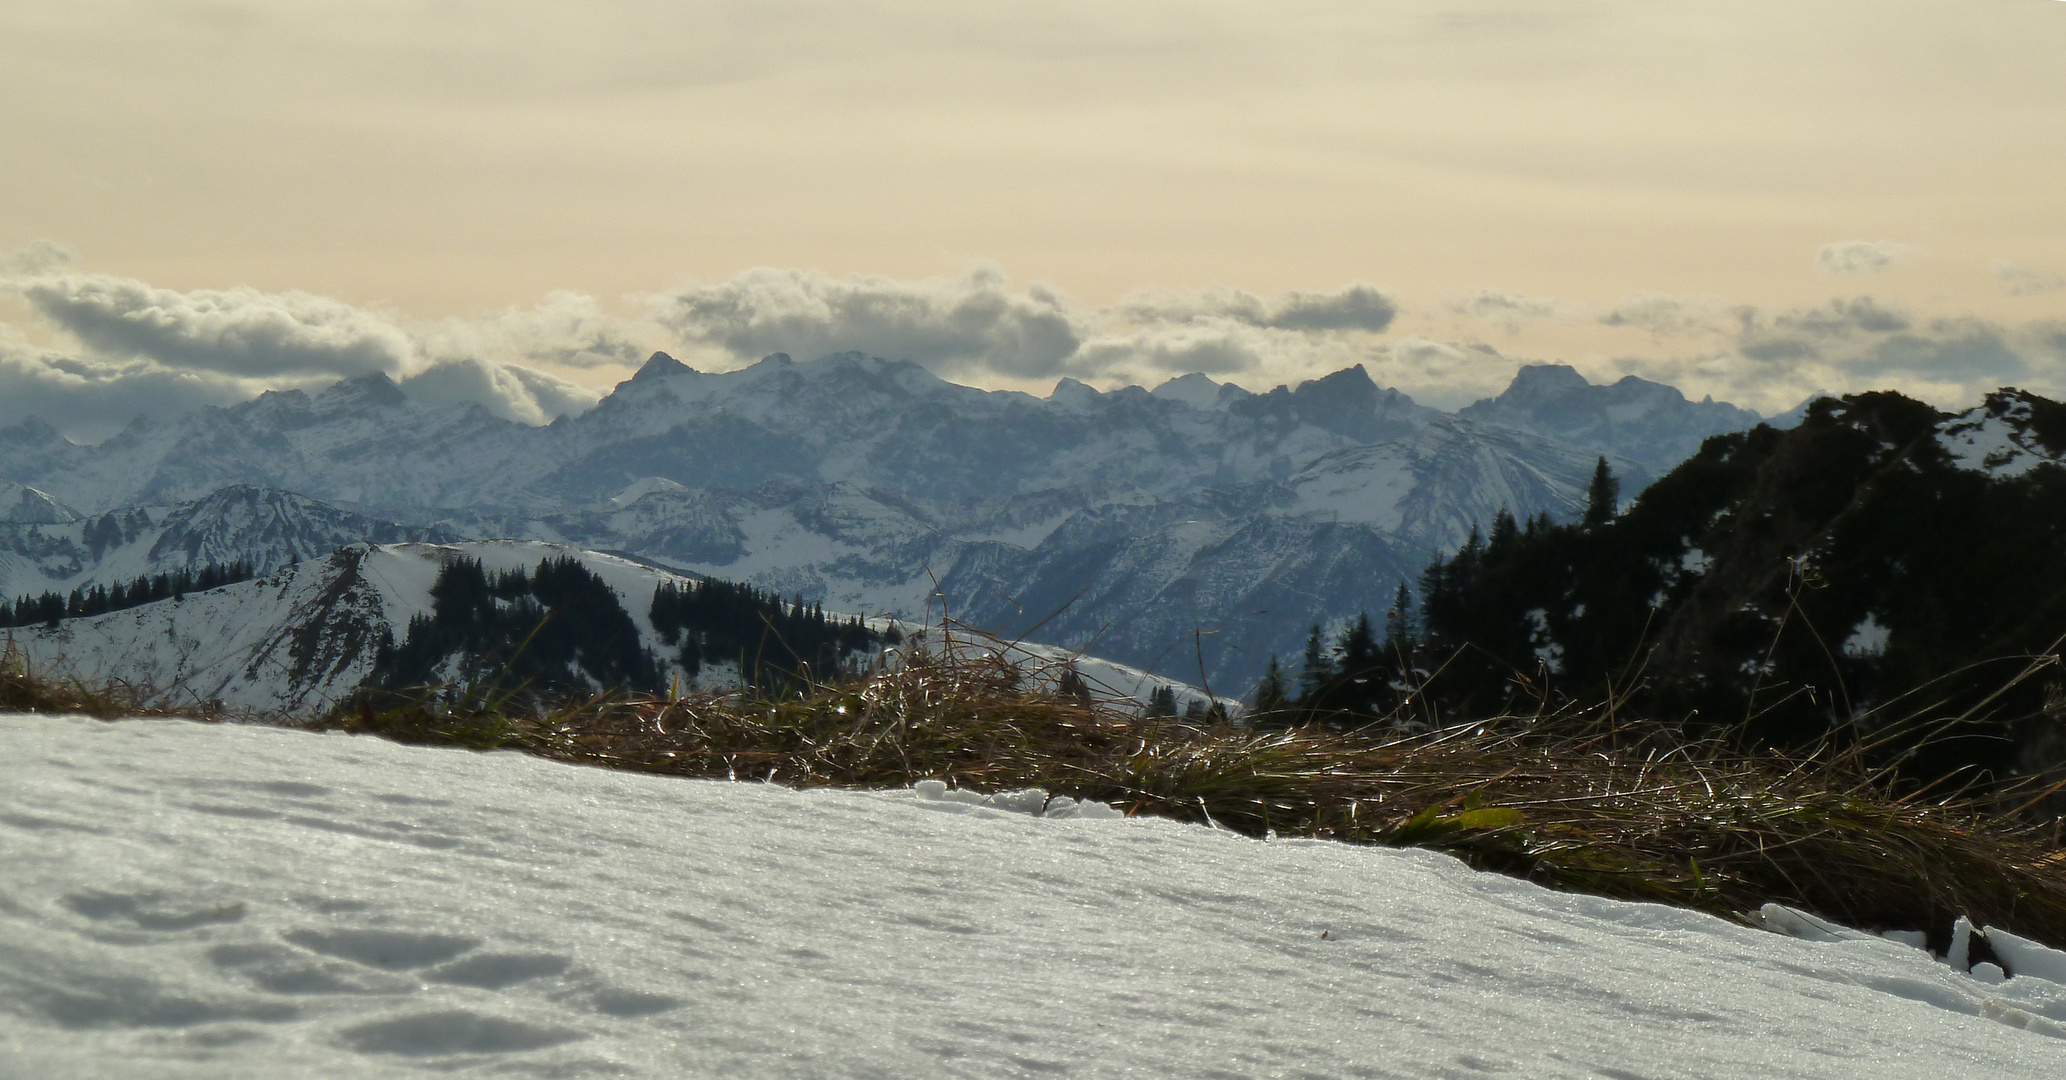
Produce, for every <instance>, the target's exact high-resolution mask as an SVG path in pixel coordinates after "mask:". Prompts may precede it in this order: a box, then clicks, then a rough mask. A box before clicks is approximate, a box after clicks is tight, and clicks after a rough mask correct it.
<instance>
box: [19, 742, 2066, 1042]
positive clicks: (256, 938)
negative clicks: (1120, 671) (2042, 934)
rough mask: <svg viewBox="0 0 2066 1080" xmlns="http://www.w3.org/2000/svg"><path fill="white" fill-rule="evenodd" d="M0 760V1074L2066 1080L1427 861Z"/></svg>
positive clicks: (1800, 972)
mask: <svg viewBox="0 0 2066 1080" xmlns="http://www.w3.org/2000/svg"><path fill="white" fill-rule="evenodd" d="M0 747H4V748H5V751H6V752H5V753H4V754H0V853H4V865H5V867H6V870H5V872H4V873H0V1076H7V1077H38V1078H49V1080H65V1078H101V1077H116V1076H119V1077H140V1078H151V1077H208V1078H241V1077H250V1078H259V1077H264V1078H290V1080H291V1078H300V1077H332V1076H352V1077H393V1076H420V1075H421V1076H428V1075H462V1076H465V1075H482V1076H524V1077H540V1076H544V1077H586V1076H613V1077H623V1076H628V1077H681V1076H725V1077H731V1076H748V1077H752V1076H767V1077H777V1076H779V1077H814V1076H823V1077H917V1076H926V1077H931V1076H955V1077H1034V1076H1042V1077H1046V1076H1139V1077H1197V1076H1214V1077H1245V1076H1254V1077H1266V1076H1315V1077H1400V1078H1412V1080H1424V1078H1429V1077H1462V1076H1490V1075H1510V1076H1516V1077H1612V1078H1617V1080H1628V1078H1633V1077H1650V1078H1663V1077H1703V1078H1716V1080H1728V1078H1738V1077H1741V1078H1746V1080H1749V1078H1756V1080H1772V1078H1776V1077H1872V1078H1875V1080H1878V1078H1886V1077H1915V1078H1930V1080H1941V1078H1945V1077H2049V1076H2058V1075H2061V1074H2062V1072H2066V1038H2062V1036H2066V986H2061V985H2059V984H2056V983H2052V982H2046V981H2043V980H2041V979H2037V978H2034V977H2030V976H2027V975H2026V976H2022V977H2017V978H2013V979H2010V980H2009V981H2008V982H2006V983H2004V984H2001V985H1995V986H1990V985H1986V984H1985V983H1983V982H1982V981H1980V980H1978V979H1975V978H1973V977H1972V976H1969V975H1965V974H1962V973H1958V972H1955V971H1953V970H1951V969H1950V968H1948V967H1946V966H1944V965H1942V964H1940V963H1938V962H1936V961H1934V960H1932V959H1931V958H1930V957H1929V956H1928V955H1927V954H1926V953H1923V952H1922V951H1920V950H1917V949H1913V948H1910V947H1908V946H1905V945H1900V944H1897V943H1894V942H1891V941H1886V940H1882V939H1865V938H1862V937H1860V938H1858V939H1854V940H1841V941H1830V942H1822V943H1815V942H1808V941H1802V940H1796V939H1793V938H1787V937H1781V936H1779V935H1776V934H1770V933H1765V932H1762V931H1758V930H1752V929H1746V928H1743V927H1740V926H1735V925H1732V924H1729V923H1725V922H1722V921H1720V920H1717V919H1712V918H1708V917H1705V916H1701V915H1696V914H1692V913H1688V912H1684V911H1679V910H1673V909H1667V908H1661V907H1653V906H1646V905H1636V904H1627V903H1618V902H1613V901H1606V900H1599V899H1592V898H1587V897H1579V896H1569V895H1563V894H1558V893H1552V892H1547V891H1545V890H1542V889H1539V888H1536V887H1534V886H1531V885H1528V884H1525V883H1522V882H1518V881H1513V880H1509V879H1506V878H1501V877H1495V876H1490V875H1484V874H1478V873H1474V872H1472V871H1470V870H1468V869H1466V868H1465V867H1464V866H1463V865H1462V864H1460V863H1458V862H1456V861H1455V860H1453V859H1450V858H1448V857H1446V856H1442V855H1436V854H1431V853H1426V852H1418V851H1400V850H1376V849H1368V848H1354V847H1348V846H1343V845H1337V844H1331V843H1305V842H1284V841H1277V842H1257V841H1253V840H1247V839H1242V838H1239V837H1235V836H1232V835H1229V834H1226V833H1220V832H1214V831H1212V830H1210V829H1205V828H1201V827H1196V826H1186V825H1179V824H1175V823H1170V822H1165V821H1153V820H1120V819H1093V818H1089V817H1087V816H1083V815H1078V816H1075V817H1072V818H1068V819H1064V820H1055V819H1053V818H1035V817H1032V816H1028V815H1024V814H1015V813H1007V812H1002V811H998V810H991V809H981V808H976V807H971V806H968V805H964V804H961V803H957V802H954V801H951V800H950V799H946V798H939V797H927V796H926V795H925V794H923V793H918V792H902V793H890V794H861V793H848V792H834V791H819V792H810V793H798V792H793V791H788V790H785V789H782V788H778V787H770V786H762V785H757V784H745V783H739V784H730V783H713V782H697V781H682V780H672V779H666V778H660V777H647V776H637V775H627V774H619V773H609V772H603V771H599V770H592V769H583V768H575V767H570V766H565V765H559V764H554V763H549V762H545V761H541V760H538V759H534V758H528V757H523V756H519V755H515V754H489V755H481V754H473V753H467V752H463V751H455V750H431V749H422V748H410V747H403V746H398V745H394V744H391V743H386V742H381V741H378V740H375V739H372V738H366V737H353V736H345V735H329V736H324V735H310V734H304V733H298V732H291V731H283V730H276V729H265V728H250V727H233V726H220V727H210V726H203V725H197V724H188V723H182V722H130V723H122V724H112V725H110V724H101V723H97V722H92V721H85V720H78V719H69V718H50V717H22V716H10V717H0Z"/></svg>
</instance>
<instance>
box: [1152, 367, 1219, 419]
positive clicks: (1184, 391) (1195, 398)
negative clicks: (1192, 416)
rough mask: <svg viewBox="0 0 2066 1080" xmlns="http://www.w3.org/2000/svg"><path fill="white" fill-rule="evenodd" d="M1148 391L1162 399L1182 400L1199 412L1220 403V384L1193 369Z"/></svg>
mask: <svg viewBox="0 0 2066 1080" xmlns="http://www.w3.org/2000/svg"><path fill="white" fill-rule="evenodd" d="M1148 392H1149V393H1151V394H1153V395H1155V396H1156V397H1158V398H1161V399H1163V400H1164V401H1180V402H1183V403H1184V404H1185V405H1188V406H1190V407H1191V408H1193V409H1197V410H1200V411H1201V412H1202V411H1205V410H1208V409H1213V408H1216V407H1218V406H1219V404H1220V384H1218V383H1216V382H1213V381H1212V379H1211V378H1210V377H1209V376H1206V375H1202V374H1200V373H1198V372H1195V371H1194V372H1192V373H1191V374H1189V375H1179V376H1177V377H1176V378H1174V379H1171V380H1169V381H1168V382H1165V383H1163V384H1162V385H1160V386H1158V387H1156V388H1155V389H1153V390H1150V391H1148Z"/></svg>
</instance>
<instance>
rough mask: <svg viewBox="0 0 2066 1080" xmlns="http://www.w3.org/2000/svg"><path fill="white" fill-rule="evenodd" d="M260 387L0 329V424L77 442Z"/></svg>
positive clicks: (231, 401) (256, 391)
mask: <svg viewBox="0 0 2066 1080" xmlns="http://www.w3.org/2000/svg"><path fill="white" fill-rule="evenodd" d="M4 329H5V328H0V330H4ZM266 389H268V387H266V386H264V385H262V384H255V383H250V382H247V381H245V380H240V379H234V378H229V377H227V376H223V375H219V374H215V373H212V372H194V371H171V370H167V369H165V368H162V367H159V366H157V365H155V364H150V363H136V362H132V363H127V364H114V363H107V362H104V361H99V360H93V359H88V358H81V357H77V356H71V355H67V354H64V353H59V352H53V351H51V350H47V349H38V348H35V347H32V346H29V345H27V344H25V343H23V342H22V341H21V340H20V339H19V338H18V337H16V336H15V335H13V334H11V333H8V334H4V335H0V427H5V426H11V425H13V424H18V423H20V422H22V421H23V420H28V419H36V420H40V421H42V422H44V423H46V424H49V425H50V426H51V427H54V428H56V429H57V430H58V431H60V432H62V433H63V434H64V435H65V436H66V437H68V438H71V439H73V440H75V441H78V442H98V441H100V440H102V439H105V438H107V437H108V436H110V435H113V434H115V433H116V432H117V431H119V430H121V429H122V427H123V426H124V425H125V424H127V423H129V422H130V421H131V420H132V419H134V418H135V417H138V416H144V417H149V418H150V419H152V420H161V421H162V420H172V419H176V418H178V417H180V416H183V415H185V414H186V413H188V412H191V411H193V410H195V409H198V408H201V407H202V406H206V405H229V404H234V403H236V402H238V401H244V400H247V399H249V398H252V397H255V396H257V395H258V394H260V393H262V392H263V391H265V390H266Z"/></svg>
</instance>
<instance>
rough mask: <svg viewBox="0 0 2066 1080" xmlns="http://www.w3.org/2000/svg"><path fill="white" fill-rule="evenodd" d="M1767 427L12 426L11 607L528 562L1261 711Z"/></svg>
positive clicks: (750, 393) (386, 421)
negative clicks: (200, 586) (1523, 555)
mask: <svg viewBox="0 0 2066 1080" xmlns="http://www.w3.org/2000/svg"><path fill="white" fill-rule="evenodd" d="M1757 419H1758V418H1757V416H1756V414H1754V413H1751V412H1748V411H1747V410H1741V409H1736V408H1734V407H1732V406H1728V405H1723V404H1719V403H1715V402H1712V401H1703V402H1691V401H1688V400H1686V399H1685V397H1684V396H1683V395H1681V394H1680V393H1679V392H1678V391H1677V390H1674V389H1672V388H1670V387H1667V386H1662V385H1660V384H1656V383H1647V382H1644V381H1643V380H1640V379H1633V378H1630V379H1623V380H1622V381H1620V382H1618V383H1615V384H1613V385H1611V386H1604V387H1602V386H1593V385H1591V384H1589V383H1587V382H1586V381H1585V380H1584V379H1583V378H1582V377H1580V376H1578V374H1577V373H1576V372H1575V371H1572V370H1571V369H1570V368H1567V367H1561V366H1538V367H1531V368H1526V369H1523V371H1522V373H1521V375H1520V376H1519V377H1517V378H1516V379H1515V381H1514V383H1513V385H1512V386H1510V387H1509V388H1508V389H1507V391H1506V392H1505V393H1502V394H1501V395H1499V396H1498V397H1495V398H1491V399H1487V400H1486V401H1483V402H1479V403H1478V404H1477V405H1473V406H1471V407H1469V408H1467V409H1464V410H1462V411H1461V412H1459V413H1455V414H1451V413H1444V412H1441V411H1439V410H1435V409H1431V408H1428V407H1426V406H1422V405H1420V404H1417V403H1415V402H1414V401H1413V400H1412V399H1411V398H1409V397H1407V396H1406V395H1405V394H1402V393H1399V392H1398V391H1396V390H1390V389H1385V388H1382V387H1379V386H1378V385H1377V384H1376V383H1375V382H1373V381H1372V380H1371V378H1370V377H1369V375H1368V374H1367V372H1365V371H1364V370H1363V369H1362V368H1361V367H1360V366H1358V367H1352V368H1348V369H1345V370H1343V371H1338V372H1335V373H1334V374H1331V375H1328V376H1325V377H1323V378H1319V379H1314V380H1310V381H1307V382H1304V383H1300V384H1298V385H1296V386H1280V387H1278V388H1276V389H1274V390H1271V391H1269V392H1267V393H1261V394H1257V393H1251V392H1249V391H1247V390H1244V389H1242V388H1240V387H1238V386H1235V385H1233V384H1231V383H1227V384H1222V383H1217V382H1214V381H1213V380H1211V379H1209V378H1207V377H1205V376H1203V375H1187V376H1183V377H1181V378H1178V379H1174V380H1171V381H1170V382H1168V383H1165V384H1163V385H1162V386H1160V387H1157V388H1155V389H1154V390H1152V391H1151V390H1146V389H1143V388H1140V387H1127V388H1124V389H1121V390H1117V391H1112V392H1101V391H1098V390H1096V389H1094V388H1092V387H1090V386H1087V385H1084V384H1082V383H1079V382H1075V381H1073V380H1063V381H1062V382H1061V383H1060V384H1059V385H1057V386H1056V387H1055V389H1054V391H1053V392H1052V393H1051V394H1050V395H1049V396H1047V397H1045V398H1039V397H1034V396H1032V395H1028V394H1023V393H1016V392H1010V391H985V390H980V389H976V388H972V387H967V386H960V385H957V384H954V383H951V382H947V381H945V380H942V379H940V378H938V377H936V376H934V375H932V374H931V373H929V372H928V371H926V370H925V369H924V368H922V367H920V366H918V365H916V364H913V363H909V362H903V361H891V360H883V359H879V358H875V357H869V356H864V355H861V354H857V353H843V354H838V355H834V356H829V357H825V358H823V359H820V360H815V361H808V362H796V361H793V360H791V359H790V358H789V357H787V356H785V355H781V354H776V355H774V356H770V357H768V358H767V359H765V360H762V361H761V362H759V363H757V364H754V365H752V366H750V367H746V368H742V369H739V370H736V371H728V372H721V373H706V372H698V371H695V370H693V369H691V368H689V367H688V366H687V365H684V364H682V363H680V362H679V361H677V360H675V359H673V358H672V357H670V356H668V355H666V354H664V353H659V354H655V355H654V356H653V357H652V358H651V359H650V360H649V361H648V362H647V363H646V364H645V365H644V366H643V367H642V368H641V369H640V370H639V371H638V373H637V374H636V375H635V376H633V377H632V378H631V379H629V380H627V381H625V382H623V383H621V384H619V385H618V386H617V387H616V389H615V390H614V391H613V392H612V393H611V394H609V395H608V396H607V397H605V398H604V399H603V400H602V401H601V402H600V403H599V404H598V405H597V406H596V407H595V408H594V409H592V410H590V411H588V412H586V413H584V414H582V415H580V416H575V417H562V418H560V419H559V420H557V421H555V422H554V423H552V424H550V425H546V426H543V427H528V426H525V425H521V424H516V423H512V422H509V421H505V420H501V419H498V418H496V417H494V416H491V415H490V414H488V413H487V412H485V411H484V410H482V409H480V408H478V407H475V406H448V407H438V408H432V407H425V406H423V405H420V404H418V403H416V402H414V401H412V400H410V399H409V398H408V396H407V395H406V394H405V393H404V392H403V391H402V390H401V389H400V388H399V387H398V386H396V385H395V384H394V383H393V382H392V381H390V380H389V379H387V378H386V377H385V376H381V375H374V376H369V377H365V378H361V379H356V380H350V381H346V382H343V383H339V384H337V385H335V386H333V387H331V388H329V389H327V390H324V391H322V392H320V393H316V394H307V393H303V392H300V391H283V392H273V393H268V394H265V395H263V396H261V397H259V398H257V399H255V400H253V401H250V402H246V403H243V404H240V405H235V406H230V407H225V408H208V409H202V410H199V411H197V412H195V413H192V414H189V415H187V416H185V417H183V418H181V419H180V420H178V421H176V422H168V423H152V422H149V421H145V420H141V419H140V420H138V421H136V422H135V423H132V424H131V425H130V426H129V427H128V428H126V429H125V430H123V431H122V432H121V433H120V434H118V435H116V436H115V437H113V438H111V439H109V440H107V441H106V442H104V443H101V444H99V445H96V446H79V445H75V444H72V443H70V442H68V441H67V440H65V439H64V438H63V437H62V436H60V435H59V434H58V433H57V432H56V431H55V430H53V429H51V428H49V427H48V426H47V425H44V424H42V423H40V422H37V421H34V420H30V421H25V422H24V423H21V424H18V425H15V426H13V427H11V428H6V429H0V481H4V482H6V483H8V484H11V485H15V486H16V487H11V488H9V489H7V491H0V504H4V506H5V507H6V508H7V511H8V514H9V516H10V517H11V518H12V519H14V520H10V521H7V522H6V523H4V525H0V591H4V592H6V593H8V594H13V593H21V592H32V591H37V590H40V589H43V588H58V587H67V586H76V585H79V584H82V583H84V582H88V581H108V580H118V579H121V578H124V577H128V576H132V575H134V574H136V573H140V572H145V571H151V570H156V569H162V568H163V567H164V565H166V564H167V563H168V562H173V563H181V564H184V563H190V562H192V561H194V560H196V559H201V558H204V557H205V558H221V559H224V560H227V559H231V558H236V559H242V560H243V561H245V562H248V563H250V564H252V565H253V566H254V568H255V569H258V570H260V571H261V572H264V571H267V570H271V569H274V568H277V567H279V566H282V565H287V564H290V563H291V562H292V561H293V560H294V559H296V558H302V559H306V558H309V557H311V556H314V555H318V554H323V553H326V552H327V551H329V550H333V549H334V548H335V547H336V546H338V545H339V544H343V543H350V542H353V541H359V540H367V541H374V542H381V543H388V542H394V541H400V540H425V541H435V542H447V541H451V540H456V539H459V538H520V539H535V540H544V541H552V542H559V543H566V544H572V545H577V546H580V547H583V548H588V549H595V550H600V551H610V552H617V553H621V554H625V555H629V556H633V557H635V558H638V559H641V560H645V561H650V562H652V563H655V564H659V565H664V566H667V567H671V568H674V569H676V570H681V571H687V572H692V573H696V574H703V575H710V576H715V577H720V578H725V579H731V580H738V581H744V582H748V583H751V584H754V585H757V586H760V587H763V588H767V589H771V590H774V591H778V592H780V593H782V594H783V595H785V596H792V597H800V598H802V599H803V600H805V601H807V602H810V603H815V604H821V605H823V606H824V607H825V608H828V609H833V610H840V611H850V612H865V613H869V614H882V615H895V616H898V617H902V618H908V619H920V618H924V617H926V616H927V615H928V614H930V615H932V616H938V615H940V614H942V613H944V614H946V615H947V616H949V617H952V618H954V619H958V620H962V621H964V622H966V623H969V624H972V625H976V626H979V627H983V628H985V629H991V630H996V631H998V632H1001V633H1004V634H1006V635H1007V636H1017V635H1020V634H1027V635H1029V636H1031V637H1032V638H1034V639H1036V640H1041V641H1046V642H1050V643H1053V644H1056V645H1059V646H1065V647H1069V648H1086V647H1088V648H1092V649H1094V650H1095V651H1096V652H1097V653H1099V654H1100V655H1104V656H1108V657H1111V658H1112V659H1114V660H1117V661H1122V662H1124V663H1128V664H1133V665H1136V666H1139V667H1143V668H1146V669H1149V670H1152V671H1157V672H1160V673H1164V674H1166V675H1169V676H1170V677H1173V678H1184V679H1188V680H1190V681H1194V682H1204V683H1208V684H1220V685H1222V686H1224V687H1226V688H1227V689H1229V690H1235V691H1238V690H1239V689H1243V688H1245V686H1246V685H1247V684H1249V683H1251V682H1252V681H1253V679H1254V678H1255V677H1256V675H1258V674H1259V673H1260V671H1261V669H1262V667H1263V665H1264V664H1265V663H1266V662H1267V660H1268V658H1269V656H1270V655H1271V654H1273V653H1279V652H1286V651H1289V650H1293V649H1296V648H1297V647H1298V645H1299V643H1300V642H1301V641H1302V640H1303V638H1304V634H1305V628H1306V627H1307V626H1308V625H1310V624H1311V623H1314V622H1329V621H1337V620H1340V619H1343V618H1350V617H1353V616H1354V615H1355V613H1356V612H1358V611H1360V610H1365V609H1370V608H1374V607H1381V606H1383V604H1384V603H1385V602H1386V601H1387V600H1388V599H1389V596H1390V593H1391V591H1392V589H1393V588H1394V587H1395V586H1396V585H1397V583H1398V582H1399V581H1401V580H1407V579H1411V578H1413V577H1414V576H1415V575H1417V573H1418V572H1419V570H1420V569H1421V567H1423V566H1424V565H1425V564H1427V563H1428V562H1429V561H1430V560H1431V559H1433V558H1434V557H1436V556H1437V555H1438V554H1439V553H1441V552H1444V551H1449V550H1454V549H1456V548H1457V547H1458V546H1459V545H1461V544H1462V543H1463V542H1464V540H1465V539H1466V538H1467V537H1468V536H1469V534H1470V532H1471V531H1472V530H1473V529H1474V528H1483V527H1485V526H1486V525H1488V524H1489V522H1490V521H1491V519H1492V517H1493V516H1494V514H1495V513H1496V512H1497V511H1499V510H1500V509H1507V510H1510V511H1511V512H1513V513H1515V514H1517V515H1522V516H1524V517H1525V516H1528V515H1532V514H1536V513H1545V512H1546V513H1549V514H1551V515H1553V516H1556V517H1559V518H1563V517H1569V516H1571V515H1573V514H1575V513H1576V512H1577V511H1578V510H1579V509H1581V508H1582V507H1583V505H1584V502H1585V491H1586V487H1587V484H1588V483H1589V481H1590V480H1591V478H1592V474H1593V469H1594V466H1595V463H1596V462H1597V461H1598V460H1599V458H1601V457H1603V456H1604V457H1605V458H1606V459H1607V460H1608V461H1609V463H1610V464H1611V466H1612V467H1613V468H1614V470H1615V471H1616V472H1617V473H1618V474H1619V475H1620V476H1621V477H1622V478H1623V480H1624V483H1625V485H1626V487H1627V489H1629V490H1638V489H1640V488H1641V487H1642V486H1643V485H1644V484H1646V483H1647V482H1648V481H1649V480H1650V479H1651V478H1652V477H1654V476H1656V475H1658V474H1660V473H1661V472H1663V471H1664V470H1666V469H1668V468H1669V467H1670V466H1671V465H1672V464H1674V463H1675V462H1676V461H1677V460H1678V459H1679V458H1680V457H1682V456H1683V455H1684V453H1685V452H1687V448H1688V447H1697V446H1698V445H1699V442H1700V440H1701V439H1703V438H1705V437H1706V436H1708V435H1712V434H1717V433H1720V432H1725V431H1731V430H1739V429H1742V428H1744V427H1747V426H1749V425H1751V424H1754V423H1756V422H1757ZM17 488H18V489H19V490H17ZM8 492H14V494H12V495H10V494H8ZM36 518H45V519H48V520H34V519H36Z"/></svg>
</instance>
